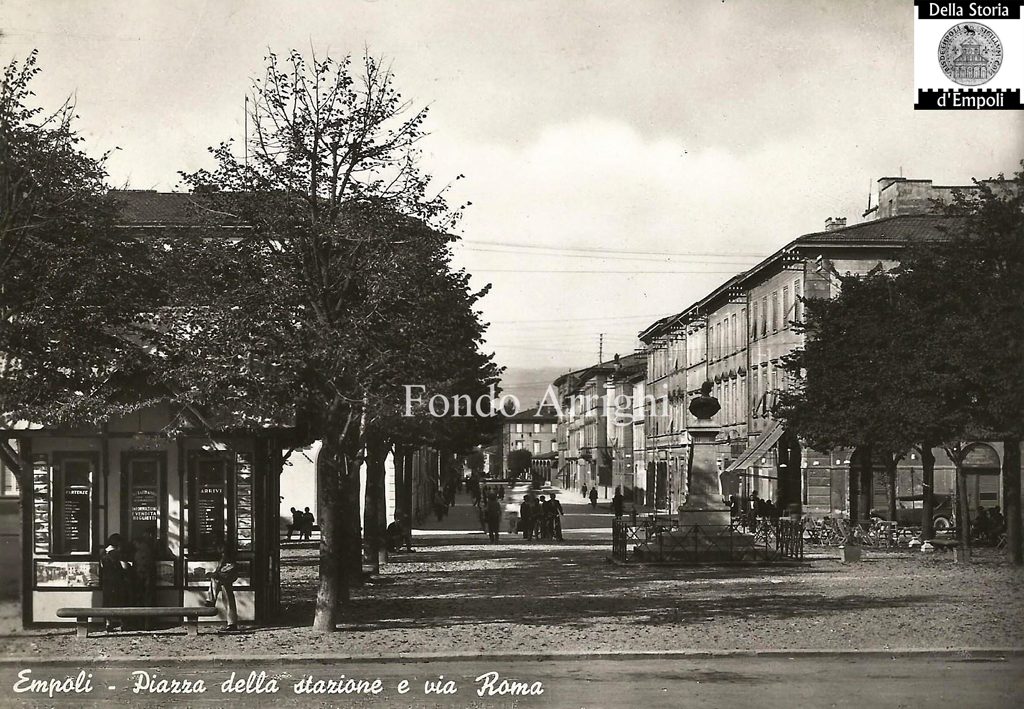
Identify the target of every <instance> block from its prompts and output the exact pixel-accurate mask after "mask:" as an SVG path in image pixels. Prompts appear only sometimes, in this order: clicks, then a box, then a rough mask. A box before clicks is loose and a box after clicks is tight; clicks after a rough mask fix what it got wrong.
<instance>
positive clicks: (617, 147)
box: [0, 0, 1024, 381]
mask: <svg viewBox="0 0 1024 709" xmlns="http://www.w3.org/2000/svg"><path fill="white" fill-rule="evenodd" d="M912 8H913V5H912V2H911V0H878V1H874V0H861V1H856V2H851V1H849V0H834V1H832V0H828V1H826V0H798V1H794V2H787V1H785V0H771V1H770V2H769V1H768V0H761V1H754V0H725V1H724V2H723V1H719V0H670V1H666V2H655V1H652V0H630V1H626V0H621V1H605V2H585V1H579V0H577V1H568V0H515V1H513V0H486V1H485V0H478V1H476V2H470V1H468V0H463V1H459V2H455V1H442V0H376V1H373V2H370V1H358V0H323V1H320V2H316V1H313V0H306V1H304V2H299V1H292V2H285V1H284V0H281V1H278V2H253V1H252V0H247V1H244V2H243V1H242V0H208V1H202V0H193V1H191V2H189V1H186V0H177V1H176V2H167V1H166V0H157V1H143V0H132V1H124V2H100V1H97V0H93V1H91V2H87V3H86V2H80V1H77V0H67V1H57V0H0V32H2V36H0V58H2V59H4V61H7V60H9V59H11V58H14V57H23V56H24V55H25V54H27V53H28V51H30V50H31V49H32V48H38V49H39V51H40V65H41V66H42V68H43V73H42V75H41V77H40V79H39V81H38V82H37V85H36V89H37V93H38V94H39V97H40V99H41V101H42V102H43V103H45V104H47V105H53V104H55V103H57V102H58V101H59V100H60V99H62V98H63V97H64V96H66V95H67V94H69V93H74V94H75V96H76V97H77V105H78V113H79V114H80V116H81V120H80V123H79V128H80V130H81V131H82V132H83V134H84V135H85V136H86V137H87V139H88V147H89V149H90V150H91V151H92V152H94V153H97V154H98V153H100V152H102V151H104V150H108V149H111V148H114V147H116V148H118V150H117V151H116V152H115V153H114V154H113V156H112V157H111V158H110V161H109V168H110V173H111V178H112V180H113V181H114V182H115V183H117V184H119V185H128V186H130V187H133V188H137V189H158V190H171V189H175V188H176V187H177V178H176V174H177V171H179V170H193V169H195V168H197V167H200V166H203V165H206V164H207V160H208V158H207V155H206V151H205V148H206V147H207V146H209V145H212V144H214V143H217V142H219V141H221V140H223V139H225V138H229V137H240V136H241V133H242V108H243V97H244V95H245V92H246V89H247V87H248V85H249V78H250V77H252V76H254V75H257V74H259V73H260V70H261V67H262V66H263V57H264V56H265V54H266V52H267V50H268V48H270V49H273V50H274V51H276V52H278V53H284V52H286V51H287V50H288V49H291V48H296V49H299V50H308V49H311V48H312V49H315V50H316V51H317V52H318V53H321V54H322V53H325V52H330V53H332V54H335V55H343V54H346V53H355V54H359V53H361V52H363V51H364V48H365V49H367V50H368V51H369V52H370V53H372V54H374V55H378V56H383V57H386V58H387V59H389V60H390V61H391V62H392V64H393V67H394V71H395V74H396V76H397V80H398V85H399V87H400V88H401V90H402V91H403V93H404V94H405V95H406V96H408V97H411V98H413V99H414V100H416V102H417V103H420V104H428V105H429V106H430V118H429V121H428V129H429V131H430V132H431V136H430V137H429V138H428V140H427V141H426V142H425V144H424V150H425V155H424V167H425V168H426V169H427V171H428V172H429V173H430V174H432V175H434V176H435V178H436V179H437V180H438V182H439V184H443V183H446V182H448V181H449V180H451V179H452V178H454V177H455V176H456V175H458V174H460V173H461V174H465V175H466V179H465V180H462V181H460V182H459V183H458V190H457V191H456V192H454V193H453V195H452V197H453V201H456V202H459V201H465V200H471V201H472V203H473V206H472V207H471V208H470V209H469V211H468V213H467V215H466V218H465V219H464V221H463V223H462V228H461V233H462V235H463V238H464V240H463V244H462V246H460V247H458V248H457V253H456V260H457V262H458V264H459V265H461V266H464V267H465V268H467V269H468V270H469V271H470V272H471V273H473V274H474V283H475V284H477V285H481V286H482V285H484V284H485V283H493V290H492V291H491V293H490V295H488V296H487V298H486V299H485V300H484V301H483V305H482V308H483V311H484V314H485V318H486V319H487V320H488V321H490V322H491V323H492V326H491V328H490V344H491V346H492V347H493V348H494V351H495V352H496V353H497V359H498V360H499V362H500V363H501V364H504V365H507V366H509V367H510V370H511V371H512V373H513V374H516V375H517V376H518V377H519V378H520V380H526V381H529V379H530V374H529V373H528V370H530V369H532V368H537V367H547V368H555V369H560V370H563V371H564V370H568V369H570V368H576V367H580V366H584V365H586V364H589V363H591V362H592V361H594V360H596V358H597V350H598V338H599V334H600V333H604V353H605V356H606V358H608V357H610V355H611V354H612V353H615V352H620V353H625V352H629V351H632V350H633V348H634V346H635V344H636V341H635V336H636V333H637V331H639V330H640V329H642V328H643V327H644V326H646V325H647V324H649V323H650V322H652V321H653V320H655V319H656V318H657V317H659V316H661V315H664V314H668V313H671V312H676V311H678V310H680V309H682V308H684V307H685V306H687V305H688V304H689V303H691V302H692V301H693V300H695V299H697V298H700V297H702V296H703V295H705V294H706V293H707V292H708V291H709V290H711V289H712V288H714V287H715V286H716V285H718V284H719V283H720V282H721V281H722V280H724V279H725V278H726V277H728V275H730V274H732V273H735V272H737V271H740V270H743V269H744V268H745V267H747V266H749V265H751V264H753V263H755V262H756V261H757V260H758V258H759V257H760V256H763V255H766V254H769V253H771V252H772V251H774V250H775V249H777V248H778V247H780V246H781V245H783V244H784V243H786V242H788V241H790V240H791V239H793V238H795V237H796V236H799V235H800V234H803V233H806V232H810V231H816V230H819V229H820V228H821V226H822V224H823V222H824V220H825V218H826V217H829V216H846V217H848V218H849V220H850V223H853V222H856V221H858V220H860V215H861V213H862V212H863V211H864V208H865V207H866V205H867V200H868V193H869V190H870V189H871V188H872V186H873V184H874V181H875V180H877V179H878V178H879V177H882V176H886V175H900V174H902V175H904V176H906V177H912V178H925V179H933V180H935V181H936V183H938V184H961V183H967V182H969V180H970V178H971V177H989V176H992V175H994V174H996V173H998V172H1000V171H1003V172H1008V171H1011V170H1013V169H1014V168H1015V166H1016V165H1017V163H1018V161H1019V160H1020V158H1021V157H1024V124H1022V114H1020V113H1018V112H999V111H991V112H977V113H970V112H915V111H914V110H913V103H914V90H913V86H912V81H913V24H912V12H913V9H912ZM537 376H540V375H537Z"/></svg>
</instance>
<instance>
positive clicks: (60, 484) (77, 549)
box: [53, 458, 93, 554]
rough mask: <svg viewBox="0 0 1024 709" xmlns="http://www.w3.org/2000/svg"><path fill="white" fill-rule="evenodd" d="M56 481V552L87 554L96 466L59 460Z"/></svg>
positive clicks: (54, 539) (90, 545)
mask: <svg viewBox="0 0 1024 709" xmlns="http://www.w3.org/2000/svg"><path fill="white" fill-rule="evenodd" d="M53 475H54V480H53V553H54V554H88V553H90V551H91V549H92V482H93V463H92V461H90V460H89V459H86V458H64V459H61V460H59V461H57V465H56V466H55V469H54V474H53Z"/></svg>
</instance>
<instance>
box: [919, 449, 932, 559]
mask: <svg viewBox="0 0 1024 709" xmlns="http://www.w3.org/2000/svg"><path fill="white" fill-rule="evenodd" d="M921 491H922V492H923V493H924V502H923V503H922V505H921V508H922V509H921V541H926V540H928V539H934V538H935V519H934V518H935V455H934V454H933V453H932V444H931V442H928V441H925V442H924V443H922V444H921Z"/></svg>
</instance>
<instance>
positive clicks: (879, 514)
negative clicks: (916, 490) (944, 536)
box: [871, 495, 953, 532]
mask: <svg viewBox="0 0 1024 709" xmlns="http://www.w3.org/2000/svg"><path fill="white" fill-rule="evenodd" d="M932 503H933V505H934V507H933V508H932V524H933V526H934V528H935V531H936V532H941V531H944V530H947V529H950V528H951V527H952V526H953V497H952V496H951V495H932ZM923 510H924V495H902V496H900V497H897V498H896V521H897V522H898V523H899V524H900V525H901V526H906V527H920V526H921V522H922V518H921V513H922V511H923ZM871 516H872V517H874V518H877V519H884V520H888V519H889V508H888V506H886V507H872V508H871Z"/></svg>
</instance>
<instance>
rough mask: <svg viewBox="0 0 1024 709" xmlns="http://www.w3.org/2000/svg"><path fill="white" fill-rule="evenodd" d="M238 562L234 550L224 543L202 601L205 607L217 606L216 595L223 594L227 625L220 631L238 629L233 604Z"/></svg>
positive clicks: (235, 610)
mask: <svg viewBox="0 0 1024 709" xmlns="http://www.w3.org/2000/svg"><path fill="white" fill-rule="evenodd" d="M238 575H239V569H238V562H237V561H236V560H235V550H234V547H232V546H231V545H229V544H225V545H224V550H223V552H221V556H220V562H218V564H217V568H216V569H214V571H213V573H212V574H210V590H209V594H208V598H207V599H206V600H205V601H203V605H204V606H206V607H207V608H215V607H216V606H217V596H219V595H221V594H223V595H224V605H225V606H226V612H227V621H228V622H227V625H225V626H224V627H223V628H222V629H221V631H220V632H227V633H230V632H232V631H234V630H238V606H236V605H235V589H234V587H233V584H234V583H235V581H237V580H238Z"/></svg>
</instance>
